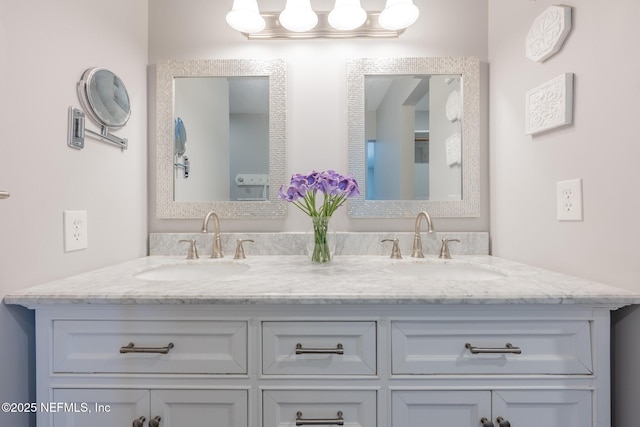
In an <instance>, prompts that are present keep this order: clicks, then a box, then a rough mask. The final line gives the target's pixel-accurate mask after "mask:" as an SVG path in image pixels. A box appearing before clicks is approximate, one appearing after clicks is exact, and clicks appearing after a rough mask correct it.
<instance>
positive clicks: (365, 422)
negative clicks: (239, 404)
mask: <svg viewBox="0 0 640 427" xmlns="http://www.w3.org/2000/svg"><path fill="white" fill-rule="evenodd" d="M376 400H377V398H376V392H375V391H374V390H265V391H264V392H263V423H262V425H263V427H275V426H294V425H299V426H304V425H345V426H349V427H359V426H361V427H375V426H376V425H377V419H376V418H377V409H376V408H377V404H376ZM321 420H324V421H325V422H322V421H321Z"/></svg>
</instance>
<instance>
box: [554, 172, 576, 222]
mask: <svg viewBox="0 0 640 427" xmlns="http://www.w3.org/2000/svg"><path fill="white" fill-rule="evenodd" d="M556 200H557V206H558V221H582V179H581V178H576V179H569V180H566V181H558V182H557V184H556Z"/></svg>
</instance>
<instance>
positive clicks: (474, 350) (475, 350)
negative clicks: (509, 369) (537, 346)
mask: <svg viewBox="0 0 640 427" xmlns="http://www.w3.org/2000/svg"><path fill="white" fill-rule="evenodd" d="M464 346H465V347H466V348H467V349H469V352H470V353H471V354H481V353H487V354H522V350H521V349H520V347H514V346H513V344H511V343H509V342H508V343H507V344H506V345H505V346H504V348H491V347H489V348H484V347H474V346H472V345H471V344H469V343H466V344H465V345H464Z"/></svg>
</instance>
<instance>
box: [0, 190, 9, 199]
mask: <svg viewBox="0 0 640 427" xmlns="http://www.w3.org/2000/svg"><path fill="white" fill-rule="evenodd" d="M9 196H10V194H9V192H8V191H0V199H8V198H9Z"/></svg>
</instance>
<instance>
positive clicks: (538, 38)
mask: <svg viewBox="0 0 640 427" xmlns="http://www.w3.org/2000/svg"><path fill="white" fill-rule="evenodd" d="M569 31H571V7H570V6H549V7H548V8H547V10H545V11H544V12H542V14H541V15H540V16H538V17H537V18H536V20H535V21H533V25H531V29H530V30H529V33H528V34H527V45H526V51H527V58H529V59H531V60H532V61H535V62H543V61H544V60H546V59H547V58H549V57H551V56H553V55H555V54H556V53H557V52H558V51H559V50H560V48H561V47H562V44H563V43H564V40H565V39H566V38H567V36H568V35H569Z"/></svg>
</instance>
